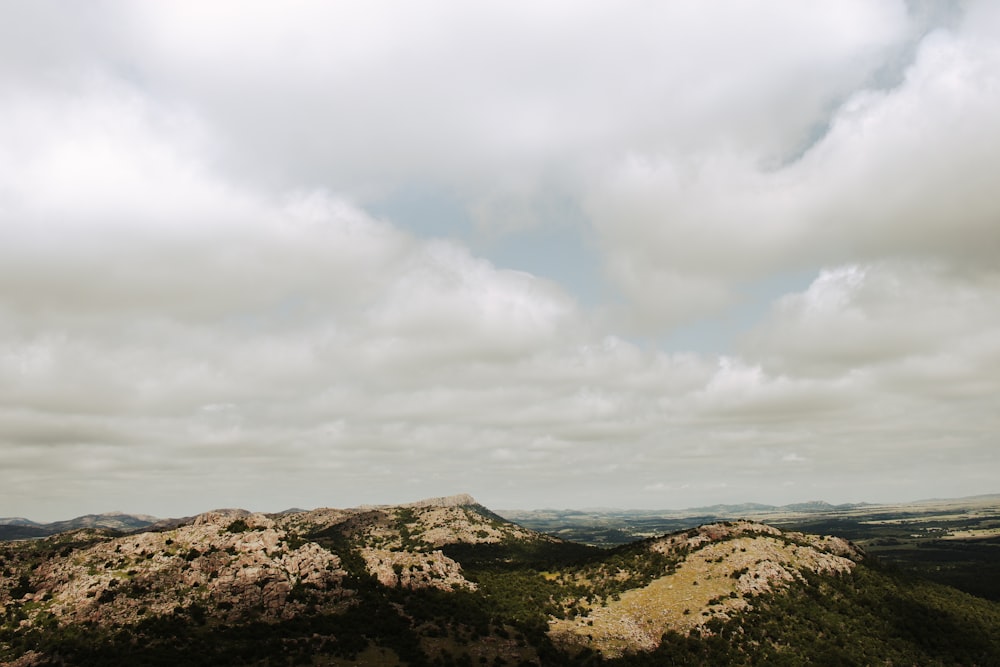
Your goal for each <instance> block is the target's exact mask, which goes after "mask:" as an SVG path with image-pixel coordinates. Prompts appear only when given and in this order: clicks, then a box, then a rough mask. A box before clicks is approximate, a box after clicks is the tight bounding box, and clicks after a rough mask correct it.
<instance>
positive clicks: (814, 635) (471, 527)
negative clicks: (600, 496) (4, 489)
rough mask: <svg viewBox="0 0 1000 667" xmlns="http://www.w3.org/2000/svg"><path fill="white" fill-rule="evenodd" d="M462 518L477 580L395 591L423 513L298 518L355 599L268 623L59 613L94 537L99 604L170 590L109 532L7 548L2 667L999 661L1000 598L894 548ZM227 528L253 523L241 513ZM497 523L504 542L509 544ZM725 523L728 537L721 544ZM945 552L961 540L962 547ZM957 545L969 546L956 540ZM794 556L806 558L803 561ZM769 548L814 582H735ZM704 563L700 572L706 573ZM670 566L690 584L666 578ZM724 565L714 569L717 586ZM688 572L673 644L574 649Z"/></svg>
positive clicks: (749, 573)
mask: <svg viewBox="0 0 1000 667" xmlns="http://www.w3.org/2000/svg"><path fill="white" fill-rule="evenodd" d="M435 516H438V515H435ZM449 516H452V514H449ZM455 516H461V517H464V518H462V519H461V520H462V522H463V526H462V527H461V531H458V532H460V533H461V534H462V535H464V536H466V537H468V536H469V535H472V536H476V535H479V536H480V537H481V538H482V540H483V541H479V542H476V541H475V539H473V538H469V539H470V540H471V541H467V542H462V541H459V542H455V543H450V544H446V545H443V546H442V547H441V551H443V552H444V555H445V556H446V557H447V558H450V559H454V560H455V561H457V562H458V563H460V564H461V572H462V575H463V576H464V577H465V578H466V579H467V580H468V582H470V583H471V586H469V587H456V588H455V589H454V590H445V589H442V588H436V587H433V586H424V587H420V586H413V587H404V586H401V585H391V586H390V585H383V584H382V583H379V580H378V579H377V578H376V577H375V576H373V574H372V572H370V571H369V565H368V564H367V563H366V560H365V557H364V550H365V549H370V548H372V545H376V547H377V548H379V549H387V548H394V549H398V550H411V551H416V552H418V553H421V554H422V556H421V557H422V558H423V557H425V556H426V557H427V558H430V556H431V555H432V554H431V553H430V550H431V549H433V547H432V546H431V545H430V544H429V543H427V542H426V541H424V539H423V536H424V535H425V533H426V530H427V525H426V523H425V515H424V514H423V513H422V510H420V509H419V508H412V507H404V508H390V509H386V510H378V511H365V512H358V513H357V514H354V515H350V516H348V517H346V518H344V519H343V520H339V521H337V522H334V523H332V524H316V525H312V524H308V522H305V521H303V522H301V523H299V524H295V532H289V533H288V534H287V535H286V538H285V541H284V542H282V543H281V544H282V546H281V548H282V549H289V548H299V547H302V548H303V549H313V550H315V551H316V552H318V553H320V554H323V555H325V557H326V558H329V555H326V554H325V552H324V551H322V550H320V549H317V546H316V545H319V547H321V548H322V549H325V550H327V551H329V552H332V553H333V554H335V555H336V556H337V562H339V564H340V565H339V567H340V568H341V569H342V573H343V578H342V580H340V585H341V586H342V587H343V589H344V590H345V591H347V593H346V594H345V596H344V597H343V602H341V603H338V604H336V605H330V604H324V603H322V602H321V598H320V597H319V596H318V592H317V590H316V589H315V588H314V586H313V584H310V583H308V582H302V581H297V582H296V583H295V584H294V586H292V588H291V591H290V592H289V594H288V598H287V599H288V604H295V605H296V607H295V608H296V610H297V611H296V613H295V614H293V615H287V616H279V617H274V618H267V619H265V618H263V617H261V616H259V615H257V616H254V615H248V616H243V617H240V616H233V615H232V613H234V612H235V608H234V606H233V603H234V602H238V600H237V598H233V600H222V601H218V600H214V601H213V600H209V599H207V598H197V597H195V598H192V599H193V600H194V601H193V602H189V603H185V604H183V605H182V604H178V605H177V606H176V607H174V608H173V609H172V610H171V611H168V612H167V613H160V612H155V613H154V612H153V611H148V610H145V609H143V611H142V612H141V613H139V615H138V617H137V619H135V620H133V621H130V622H121V621H115V622H107V621H104V620H101V619H100V618H99V615H95V617H94V620H84V621H74V622H70V621H67V620H66V619H65V618H63V617H60V616H59V615H58V609H55V608H54V607H52V604H53V600H52V596H51V594H50V593H49V592H48V591H47V590H46V589H45V587H44V586H40V582H43V578H42V577H41V575H39V573H40V572H41V571H42V570H43V569H44V567H43V566H44V565H45V563H46V562H47V560H48V559H54V558H62V559H70V560H72V559H80V558H81V556H80V554H81V553H83V550H85V549H87V548H88V546H90V545H93V544H107V545H109V546H106V547H104V548H105V552H106V553H109V554H111V556H112V561H109V562H110V565H111V567H110V568H106V567H105V564H104V562H103V558H102V560H101V562H100V563H99V564H98V565H97V566H96V572H97V575H96V576H100V577H103V579H102V581H107V584H106V587H104V588H102V589H100V590H96V591H94V597H93V598H90V599H91V600H92V601H93V602H94V603H96V604H99V605H117V604H120V603H121V602H122V600H128V599H129V598H132V599H134V600H135V601H136V602H137V603H142V601H143V600H144V599H145V598H144V596H146V595H147V594H148V592H149V590H150V589H151V588H154V587H160V586H164V585H172V582H157V581H151V580H149V579H143V578H142V577H141V575H136V576H133V573H134V572H135V570H129V569H126V568H133V567H141V566H140V565H137V564H135V563H131V564H129V563H119V562H118V560H115V558H119V559H120V560H123V561H124V560H127V556H128V554H126V553H125V551H123V552H122V554H120V555H119V554H118V553H116V550H115V548H114V544H116V542H114V541H110V540H112V537H113V536H112V535H110V534H94V533H92V532H91V533H88V534H77V535H67V536H60V537H58V538H47V539H45V540H40V541H33V542H19V543H0V572H2V574H3V578H2V580H0V602H2V603H3V615H2V617H0V663H3V664H6V663H8V662H13V661H15V660H18V659H19V658H23V657H25V656H31V660H33V662H31V663H30V664H34V665H135V664H142V665H261V666H263V665H299V664H301V665H347V664H359V665H364V664H405V665H415V666H423V665H426V666H437V665H441V666H445V665H497V666H498V665H512V666H515V665H516V666H520V665H546V666H548V665H556V666H558V665H608V666H611V667H626V666H630V665H671V664H672V665H718V664H734V665H757V664H768V665H800V664H829V665H870V664H898V665H903V664H905V665H910V664H919V665H956V664H957V665H988V664H1000V604H998V603H996V602H993V601H990V600H987V599H984V598H983V597H976V596H973V595H970V594H968V593H964V592H961V591H959V590H956V589H955V588H951V587H948V586H945V585H942V584H940V583H935V582H933V581H929V580H928V579H926V578H923V577H921V576H918V573H917V572H915V571H914V569H913V568H909V567H900V566H899V565H898V563H897V562H895V561H893V560H891V559H888V558H881V559H872V558H868V559H865V560H863V561H862V562H861V563H858V564H857V565H856V566H852V567H851V568H850V569H847V570H843V571H841V572H840V573H839V574H838V573H835V572H826V573H824V574H819V573H816V572H814V571H811V570H808V569H801V568H800V569H795V568H794V564H793V563H792V562H791V559H793V558H804V557H805V556H803V555H802V554H803V551H802V550H803V549H806V548H807V547H806V544H807V541H804V540H800V539H799V538H797V537H794V536H788V535H787V534H786V535H776V534H770V533H769V534H757V533H754V532H753V531H752V530H750V531H743V532H736V531H734V532H732V533H731V534H728V535H727V534H726V533H725V528H726V526H724V525H723V524H717V528H716V529H713V530H711V531H707V532H706V531H699V530H694V529H692V530H691V531H690V532H680V533H676V534H675V535H673V536H671V538H670V539H669V540H666V541H663V540H660V541H657V540H653V539H647V540H641V541H638V542H634V543H631V544H628V545H624V546H619V547H616V548H614V549H601V548H596V547H593V546H585V545H580V544H574V543H570V542H562V541H553V540H550V539H548V538H543V537H542V536H537V535H534V536H532V535H529V534H527V533H524V532H523V531H522V532H520V533H515V532H512V531H510V530H508V529H507V526H509V524H505V523H504V522H503V520H502V519H500V518H499V517H497V516H496V515H493V514H492V513H490V512H489V511H488V510H485V508H479V507H477V506H472V507H465V508H461V512H460V513H458V514H455ZM255 521H257V520H255ZM241 524H242V525H241ZM254 525H258V523H254ZM213 530H222V532H223V533H226V532H229V533H241V532H244V531H246V530H250V528H249V526H248V524H247V522H246V521H245V520H243V519H237V520H235V521H231V522H230V523H228V524H226V523H222V524H220V529H213ZM456 530H457V529H456ZM856 530H858V531H861V530H865V529H864V528H861V527H856ZM480 531H481V532H480ZM503 531H507V532H503ZM498 532H503V535H505V536H506V537H503V538H502V539H496V535H497V534H498ZM710 533H711V534H712V535H715V537H713V538H712V539H711V540H708V541H706V539H707V538H706V536H707V535H709V534H710ZM213 534H214V533H213ZM456 534H457V533H456ZM908 534H913V531H912V529H911V532H910V533H908ZM514 535H522V537H514ZM524 535H527V536H526V537H524ZM899 538H900V541H902V539H901V538H902V535H900V536H899ZM463 539H466V538H465V537H463ZM861 539H867V538H864V537H862V538H861ZM882 539H885V537H884V536H883V538H882ZM487 540H489V541H487ZM924 543H926V544H932V542H931V541H926V542H924ZM129 544H132V540H130V541H129ZM164 544H165V548H166V549H167V550H168V551H167V552H164V553H163V554H160V555H158V556H156V558H163V557H166V556H167V555H169V557H171V558H175V559H176V560H177V561H178V563H179V564H180V565H188V566H197V567H200V566H202V565H206V564H207V561H205V558H206V554H207V553H209V552H211V558H212V559H215V560H213V561H212V562H216V561H219V562H222V560H224V559H230V558H232V559H238V558H240V554H239V553H233V554H230V553H228V552H227V551H226V550H225V549H222V550H218V549H216V550H213V549H214V547H211V546H210V545H205V544H201V543H198V544H190V543H187V542H184V540H181V539H180V538H179V537H178V538H177V541H175V540H173V539H171V540H169V542H165V543H164ZM272 544H273V542H272ZM664 544H669V545H670V548H665V547H664ZM981 544H983V545H988V544H990V543H989V542H982V543H981ZM292 545H294V547H293V546H292ZM755 545H757V546H755ZM885 546H886V547H890V546H892V547H895V548H898V547H899V545H888V544H887V545H885ZM786 547H788V548H787V549H786ZM146 548H147V547H146V546H145V544H143V545H142V546H141V549H143V551H141V552H139V554H138V556H135V555H133V556H130V557H131V558H132V559H133V560H134V559H135V558H136V557H141V558H142V559H143V561H144V562H145V561H148V560H149V559H154V560H155V558H154V555H153V554H152V552H148V553H147V552H146V551H145V549H146ZM755 548H757V549H759V551H758V552H756V553H754V552H753V550H754V549H755ZM796 548H798V549H799V551H795V549H796ZM937 548H938V549H939V550H945V549H952V547H951V546H950V544H949V545H945V546H941V547H937ZM988 548H991V547H988V546H983V548H982V549H980V550H978V551H976V550H972V551H973V552H975V553H979V551H982V552H986V549H988ZM768 549H770V551H768ZM921 549H927V550H928V553H931V554H932V555H933V557H934V558H941V556H940V553H935V552H934V547H921V546H919V545H915V546H913V547H912V550H914V551H920V550H921ZM953 551H955V552H957V553H961V554H963V555H964V554H965V551H962V549H960V548H957V547H956V548H954V549H953ZM795 553H798V554H799V556H792V555H788V554H795ZM986 553H989V552H986ZM142 554H146V555H144V556H143V555H142ZM768 554H770V555H768ZM439 556H440V554H439ZM765 558H770V559H771V560H770V561H768V563H769V565H768V567H771V568H772V570H773V571H775V572H779V574H780V572H784V570H780V567H787V568H789V570H788V571H793V572H797V573H798V574H796V575H795V576H792V577H790V579H789V580H787V581H786V580H784V579H780V577H779V578H778V579H776V581H782V582H784V583H783V584H782V586H780V587H775V588H772V589H768V588H766V587H763V588H754V592H747V590H746V589H740V592H739V593H738V592H737V590H736V586H737V584H738V583H739V582H744V581H745V580H746V579H748V578H752V577H753V576H754V574H755V572H757V571H758V570H760V568H761V567H763V566H761V565H760V562H761V561H762V560H763V559H765ZM727 559H728V560H727ZM80 562H81V567H86V564H85V563H84V561H82V560H81V561H80ZM957 562H961V561H957ZM768 563H765V565H767V564H768ZM779 566H780V567H779ZM696 568H701V569H697V573H695V569H696ZM755 568H756V569H755ZM760 571H763V570H760ZM672 573H674V574H676V576H674V577H672V578H670V579H667V578H668V577H671V576H672ZM713 574H714V576H715V578H714V579H711V580H708V579H705V578H704V577H706V576H710V575H713ZM338 576H341V575H338ZM685 577H687V579H688V580H689V579H691V578H692V577H696V578H697V580H698V581H697V582H694V583H693V584H692V585H697V586H698V588H697V590H698V591H699V593H705V596H704V597H705V599H707V600H708V604H707V605H706V606H704V607H693V608H688V609H684V611H683V622H682V623H680V624H678V625H676V626H675V629H668V630H667V631H666V632H665V633H664V634H663V635H662V637H659V635H656V637H659V641H658V646H657V645H656V643H654V645H653V646H652V647H650V648H648V649H644V650H638V649H634V650H628V651H626V652H625V653H624V654H623V655H618V654H614V655H613V654H611V653H608V654H602V653H601V649H600V646H599V645H597V644H586V643H585V642H584V643H579V642H577V643H573V642H568V641H566V640H565V637H563V636H561V635H559V634H558V633H553V631H552V628H553V627H556V626H557V625H559V624H560V623H562V624H568V625H566V626H565V627H569V626H572V627H577V628H582V629H581V630H580V632H582V633H586V632H587V631H588V630H587V629H588V627H590V626H589V625H588V623H589V624H594V623H595V619H596V622H597V623H600V622H602V621H601V620H600V618H603V617H600V615H601V614H605V616H607V615H608V614H611V613H612V612H613V611H614V610H615V609H617V607H616V605H618V604H625V601H626V600H634V599H636V593H635V592H636V591H638V590H640V589H645V588H649V589H650V590H653V589H654V588H655V587H657V586H660V587H661V588H666V586H665V583H669V582H671V581H677V582H679V581H681V579H684V578H685ZM699 582H700V585H698V584H699ZM678 585H679V584H678ZM261 586H263V584H261ZM254 590H256V589H254ZM657 590H659V589H657ZM720 590H729V591H731V592H730V593H728V594H725V593H718V592H717V591H720ZM105 598H106V599H105ZM709 598H710V599H709ZM199 600H200V601H199ZM619 600H621V602H620V603H619ZM744 602H745V603H746V604H743V603H744ZM735 603H741V604H735ZM727 605H728V606H727ZM99 608H100V607H97V609H99ZM676 613H677V614H678V615H679V616H680V615H681V611H680V610H678V611H677V612H676ZM599 617H600V618H599ZM561 627H562V626H561ZM595 630H596V626H595Z"/></svg>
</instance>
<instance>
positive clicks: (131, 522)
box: [0, 512, 159, 541]
mask: <svg viewBox="0 0 1000 667" xmlns="http://www.w3.org/2000/svg"><path fill="white" fill-rule="evenodd" d="M158 520H159V519H157V518H156V517H154V516H148V515H146V514H123V513H122V512H108V513H106V514H86V515H84V516H78V517H76V518H75V519H69V520H68V521H55V522H53V523H35V522H34V521H31V520H29V519H22V518H19V517H16V518H6V519H0V541H2V540H21V539H28V538H33V537H44V536H46V535H56V534H58V533H64V532H66V531H68V530H77V529H80V528H107V529H110V530H120V531H128V530H138V529H142V528H146V527H148V526H150V525H152V524H153V523H155V522H156V521H158Z"/></svg>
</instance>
